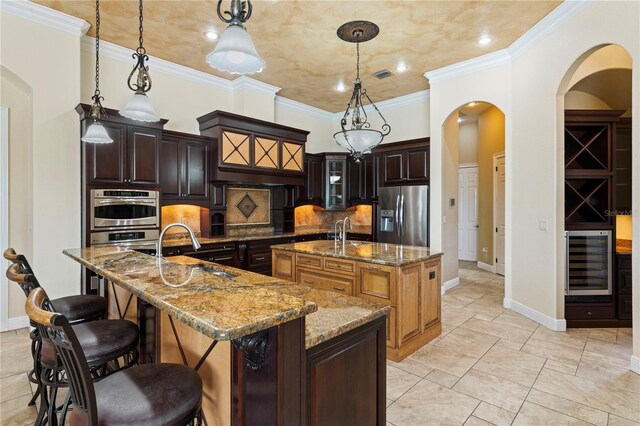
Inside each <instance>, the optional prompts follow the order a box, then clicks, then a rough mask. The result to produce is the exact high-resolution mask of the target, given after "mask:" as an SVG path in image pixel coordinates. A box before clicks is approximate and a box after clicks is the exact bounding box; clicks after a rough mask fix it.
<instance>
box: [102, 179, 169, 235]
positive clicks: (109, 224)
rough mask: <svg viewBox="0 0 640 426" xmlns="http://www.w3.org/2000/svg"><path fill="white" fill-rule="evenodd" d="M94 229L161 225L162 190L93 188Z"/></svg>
mask: <svg viewBox="0 0 640 426" xmlns="http://www.w3.org/2000/svg"><path fill="white" fill-rule="evenodd" d="M90 220H91V230H92V231H101V230H117V229H136V228H157V227H159V226H160V194H159V192H158V191H145V190H122V189H92V190H91V219H90Z"/></svg>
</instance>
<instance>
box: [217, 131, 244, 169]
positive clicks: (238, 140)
mask: <svg viewBox="0 0 640 426" xmlns="http://www.w3.org/2000/svg"><path fill="white" fill-rule="evenodd" d="M218 150H219V155H220V158H219V164H220V165H225V166H233V167H237V166H240V167H245V168H246V167H250V166H251V135H249V134H246V133H238V132H232V131H229V130H222V132H221V135H220V142H219V145H218Z"/></svg>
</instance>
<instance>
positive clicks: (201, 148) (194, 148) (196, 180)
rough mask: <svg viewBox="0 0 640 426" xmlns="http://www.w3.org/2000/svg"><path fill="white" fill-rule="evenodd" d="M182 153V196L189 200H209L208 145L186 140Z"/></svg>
mask: <svg viewBox="0 0 640 426" xmlns="http://www.w3.org/2000/svg"><path fill="white" fill-rule="evenodd" d="M182 152H183V161H182V168H183V173H182V176H183V179H184V180H183V185H182V188H183V190H182V191H183V194H184V196H185V197H186V198H189V199H191V200H207V199H209V164H208V161H209V144H208V143H203V142H198V141H192V140H191V141H190V140H188V141H186V142H185V143H184V145H183V151H182Z"/></svg>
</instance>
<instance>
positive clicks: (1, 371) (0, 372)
mask: <svg viewBox="0 0 640 426" xmlns="http://www.w3.org/2000/svg"><path fill="white" fill-rule="evenodd" d="M32 367H33V359H32V358H31V349H30V345H26V346H25V345H23V346H15V347H14V346H12V347H11V348H9V349H3V350H2V351H0V378H3V377H8V376H14V375H16V374H18V373H22V372H25V371H28V370H30V369H31V368H32Z"/></svg>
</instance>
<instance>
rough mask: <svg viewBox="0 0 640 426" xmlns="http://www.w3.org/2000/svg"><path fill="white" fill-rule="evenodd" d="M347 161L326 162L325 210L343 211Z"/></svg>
mask: <svg viewBox="0 0 640 426" xmlns="http://www.w3.org/2000/svg"><path fill="white" fill-rule="evenodd" d="M346 169H347V161H346V158H344V159H329V158H327V160H326V170H327V173H326V177H327V181H326V186H327V191H326V196H325V199H324V201H325V208H326V209H327V210H344V209H345V208H346V207H347V204H346V201H347V200H346V186H347V182H346V180H347V177H346V176H347V173H346Z"/></svg>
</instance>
